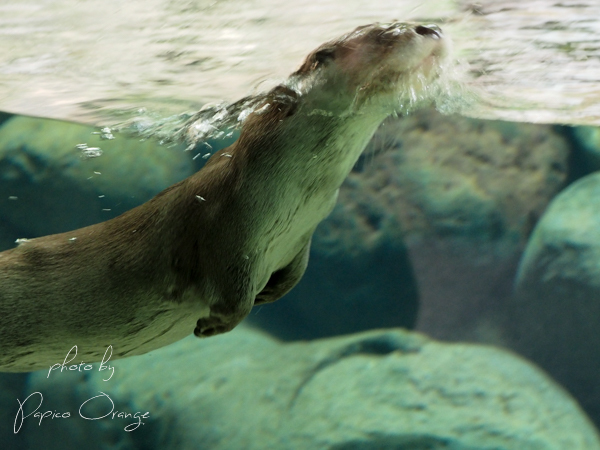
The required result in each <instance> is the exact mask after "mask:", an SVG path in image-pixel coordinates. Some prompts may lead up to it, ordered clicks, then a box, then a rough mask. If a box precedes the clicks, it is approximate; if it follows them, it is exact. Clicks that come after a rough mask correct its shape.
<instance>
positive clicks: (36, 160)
mask: <svg viewBox="0 0 600 450" xmlns="http://www.w3.org/2000/svg"><path fill="white" fill-rule="evenodd" d="M94 133H96V134H94ZM105 136H108V135H107V134H105ZM80 144H86V146H87V148H86V147H85V146H84V147H82V148H81V149H78V148H77V147H76V146H77V145H80ZM90 148H91V149H92V150H91V151H90ZM95 148H99V149H100V152H101V154H100V155H99V156H97V157H89V156H93V155H94V154H97V153H96V152H97V151H96V150H93V149H95ZM86 155H88V157H86ZM192 173H193V164H192V161H191V157H190V155H189V154H185V153H184V152H183V150H182V147H177V148H168V147H167V146H160V145H158V143H156V142H154V141H145V142H140V140H139V139H134V138H126V137H125V136H122V135H116V138H115V139H101V135H100V134H99V130H98V129H95V128H93V127H87V126H83V125H77V124H74V123H67V122H58V121H53V120H44V119H38V118H33V117H20V116H16V117H13V118H11V119H9V120H7V121H6V122H4V124H3V125H2V126H1V127H0V211H2V221H3V222H5V223H7V224H8V225H10V226H11V227H12V228H13V229H15V230H19V231H20V232H21V233H23V234H22V235H20V236H16V237H36V236H40V235H44V234H51V233H57V232H61V231H68V230H72V229H75V228H79V227H82V226H85V225H90V224H92V223H96V222H101V221H103V220H107V219H110V218H112V217H114V216H116V215H118V214H120V213H122V212H124V211H126V210H128V209H131V208H133V207H135V206H137V205H139V204H141V203H143V202H144V201H146V200H148V199H149V198H151V197H152V196H153V195H155V194H157V193H158V192H160V191H161V190H162V189H164V188H166V187H168V186H170V185H171V184H174V183H175V182H177V181H179V180H181V179H183V178H185V177H187V176H189V175H191V174H192ZM14 239H15V237H13V238H12V240H13V241H14Z"/></svg>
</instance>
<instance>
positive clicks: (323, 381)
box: [23, 326, 600, 450]
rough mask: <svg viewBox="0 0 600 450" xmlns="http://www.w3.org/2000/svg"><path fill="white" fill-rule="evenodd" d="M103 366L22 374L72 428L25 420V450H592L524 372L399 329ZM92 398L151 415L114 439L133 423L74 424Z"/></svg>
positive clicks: (550, 390) (532, 373)
mask: <svg viewBox="0 0 600 450" xmlns="http://www.w3.org/2000/svg"><path fill="white" fill-rule="evenodd" d="M95 366H96V367H97V364H96V365H95ZM114 367H115V372H114V376H113V377H112V379H110V380H108V381H103V379H106V378H107V372H103V373H101V372H98V371H92V372H88V373H87V375H85V376H84V375H82V374H80V373H77V372H75V374H76V376H75V377H71V376H70V374H68V373H59V372H53V373H52V374H51V375H50V377H49V378H47V372H38V373H36V374H34V375H33V376H32V378H31V380H30V384H29V386H28V392H34V391H39V392H41V393H43V395H44V406H45V407H47V408H48V409H52V410H58V411H65V410H70V411H72V412H73V416H72V417H71V418H69V419H61V420H47V421H45V422H44V423H43V424H42V425H41V426H39V425H38V424H37V422H34V421H30V420H29V419H26V424H25V427H24V430H23V432H24V434H25V436H26V437H27V439H28V443H29V446H30V447H31V448H42V447H43V448H46V449H53V448H57V449H58V448H67V447H70V446H72V447H73V448H75V446H78V447H81V446H86V448H94V449H101V448H117V447H118V448H120V449H125V448H145V449H154V448H156V449H164V448H169V449H199V448H210V449H211V450H219V449H228V450H234V449H235V450H238V449H248V450H250V449H257V450H258V449H266V448H273V449H281V450H284V449H294V450H296V449H298V450H302V449H307V450H308V449H310V450H314V449H331V450H333V449H336V450H340V449H388V448H389V449H392V448H393V449H406V450H415V449H420V448H427V449H448V448H452V449H454V450H473V449H489V450H492V449H503V450H534V449H535V450H551V449H556V450H564V449H569V450H578V449H581V450H584V449H585V450H594V449H600V441H599V439H598V435H597V433H596V431H595V429H594V428H593V426H592V425H591V424H590V422H589V421H588V419H587V418H586V417H585V415H584V414H583V413H582V412H581V410H580V408H579V407H578V405H577V404H576V403H575V401H573V399H572V398H571V397H569V395H568V394H566V393H565V392H564V391H563V390H562V389H561V388H560V387H558V386H557V385H555V384H554V383H553V382H552V381H551V380H550V379H549V378H548V377H546V376H545V375H544V374H543V373H542V372H540V371H539V370H537V369H536V368H534V367H533V366H532V365H531V364H529V363H527V362H525V361H524V360H522V359H520V358H518V357H517V356H515V355H513V354H510V353H508V352H506V351H503V350H500V349H496V348H492V347H483V346H478V345H466V344H444V343H440V342H436V341H432V340H429V339H428V338H426V337H424V336H423V335H420V334H414V333H409V332H405V331H401V330H380V331H371V332H367V333H362V334H356V335H352V336H347V337H339V338H333V339H326V340H317V341H313V342H303V343H293V344H281V343H279V342H277V341H275V340H273V339H272V338H269V337H267V336H266V335H263V334H262V333H260V332H257V331H254V330H252V329H248V328H246V327H243V326H242V327H240V328H238V329H236V330H234V331H233V332H231V333H229V334H226V335H223V336H218V337H214V338H210V339H205V340H202V341H199V340H197V339H195V338H192V337H190V338H189V339H185V340H183V341H180V342H179V343H176V344H174V345H171V346H169V347H166V348H163V349H160V350H157V351H155V352H152V353H150V354H147V355H143V356H139V357H134V358H129V359H124V360H119V361H116V362H115V363H114ZM99 391H102V392H104V393H106V394H107V395H109V396H110V397H111V399H112V400H113V401H114V402H115V408H114V410H118V411H129V412H135V411H141V412H146V411H147V412H149V413H150V417H149V418H148V419H146V420H145V425H141V426H140V428H139V429H137V430H134V431H131V432H129V433H127V432H125V431H124V430H123V427H124V426H126V425H127V424H129V423H130V422H135V421H133V420H132V419H128V420H123V419H119V418H116V419H110V418H108V417H107V418H104V419H100V420H96V421H85V420H82V419H81V418H80V417H79V416H78V413H77V408H78V407H79V405H81V404H82V403H83V402H85V401H86V400H87V399H90V398H92V397H94V396H96V395H99V393H98V392H99ZM96 406H97V407H95V408H94V410H95V414H97V415H102V414H105V413H107V412H109V409H110V404H109V403H108V402H106V401H105V402H104V403H102V402H100V403H98V405H96ZM90 414H91V413H90ZM58 438H60V440H59V439H58ZM52 443H55V446H54V447H52V445H53V444H52ZM48 445H50V447H48ZM88 445H92V447H87V446H88Z"/></svg>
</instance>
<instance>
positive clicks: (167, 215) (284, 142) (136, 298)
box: [0, 23, 446, 372]
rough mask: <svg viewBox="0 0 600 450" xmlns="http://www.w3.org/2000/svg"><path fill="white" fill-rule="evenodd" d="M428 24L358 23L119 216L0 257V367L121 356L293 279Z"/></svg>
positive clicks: (430, 63)
mask: <svg viewBox="0 0 600 450" xmlns="http://www.w3.org/2000/svg"><path fill="white" fill-rule="evenodd" d="M445 53H446V49H445V43H444V39H442V36H441V33H440V31H439V29H437V28H436V27H432V26H428V27H424V26H421V25H415V24H401V23H394V24H386V25H383V24H373V25H369V26H366V27H361V28H358V29H356V30H355V31H353V32H351V33H349V34H347V35H345V36H342V37H341V38H339V39H337V40H335V41H332V42H328V43H326V44H324V45H322V46H321V47H319V48H318V49H317V50H315V51H314V52H312V53H311V54H310V55H309V56H308V57H307V58H306V60H305V62H304V64H303V65H302V66H301V67H300V69H299V70H298V71H296V72H295V73H293V74H292V75H291V76H290V78H289V79H288V80H287V81H286V82H285V83H283V84H282V85H279V86H277V87H275V88H274V89H273V90H271V91H270V92H268V93H266V94H263V95H262V96H260V97H259V98H258V99H257V101H256V102H255V105H256V106H255V108H254V110H253V112H252V113H251V114H250V115H249V116H248V117H247V118H246V119H245V121H244V123H243V125H242V129H241V134H240V138H239V139H238V140H237V141H236V142H235V143H234V144H233V145H232V146H230V147H228V148H227V149H224V150H222V151H220V152H217V153H216V154H214V155H213V156H212V157H211V159H210V160H209V161H208V162H207V164H206V166H205V167H204V168H203V169H202V170H200V171H199V172H198V173H196V174H195V175H193V176H191V177H189V178H187V179H186V180H184V181H182V182H180V183H177V184H175V185H174V186H171V187H170V188H168V189H166V190H165V191H163V192H162V193H160V194H158V195H157V196H156V197H155V198H153V199H152V200H150V201H148V202H147V203H145V204H143V205H141V206H139V207H137V208H135V209H133V210H131V211H128V212H126V213H124V214H122V215H121V216H119V217H117V218H115V219H113V220H110V221H107V222H103V223H100V224H97V225H93V226H90V227H86V228H82V229H79V230H75V231H72V232H68V233H62V234H57V235H51V236H46V237H42V238H37V239H32V240H29V241H26V242H23V243H21V244H20V245H19V246H18V247H17V248H15V249H12V250H9V251H6V252H3V253H0V330H1V335H0V336H1V337H0V370H1V371H12V372H16V371H31V370H36V369H40V368H48V367H49V366H50V365H52V364H56V363H59V362H62V361H63V359H64V358H65V355H66V354H67V352H68V351H69V349H70V348H71V347H72V346H73V345H77V346H78V356H77V359H76V361H77V362H79V361H80V360H81V361H85V362H93V361H98V360H100V359H101V358H102V356H103V355H104V352H105V351H106V349H107V347H108V346H109V345H112V347H113V351H114V353H113V358H115V357H116V358H119V357H124V356H129V355H137V354H141V353H145V352H148V351H150V350H153V349H156V348H159V347H162V346H164V345H168V344H170V343H172V342H175V341H177V340H179V339H181V338H183V337H185V336H186V335H188V334H190V333H191V332H194V333H195V334H196V335H197V336H201V337H203V336H211V335H215V334H219V333H223V332H226V331H229V330H231V329H232V328H233V327H235V326H236V325H237V324H238V323H239V322H240V321H241V320H242V319H243V318H244V317H245V316H246V315H247V314H248V313H249V312H250V310H251V308H252V306H253V305H255V304H260V303H267V302H272V301H275V300H277V299H278V298H280V297H282V296H283V295H284V294H285V293H286V292H288V291H289V290H290V289H291V288H292V287H293V286H294V285H295V284H296V283H297V282H298V281H299V280H300V278H301V277H302V275H303V273H304V271H305V269H306V265H307V262H308V253H309V248H310V240H311V236H312V234H313V232H314V230H315V228H316V226H317V225H318V223H319V222H320V221H321V220H323V219H324V218H325V217H326V216H327V215H328V214H329V212H330V211H331V209H332V208H333V206H334V204H335V201H336V198H337V192H338V188H339V187H340V185H341V184H342V182H343V180H344V179H345V178H346V176H347V175H348V173H349V172H350V170H351V168H352V166H353V165H354V163H355V162H356V160H357V159H358V157H359V155H360V153H361V152H362V150H363V149H364V148H365V146H366V145H367V143H368V141H369V139H370V138H371V136H372V135H373V133H374V132H375V130H376V129H377V127H378V126H379V124H380V123H381V122H382V121H383V120H384V119H385V118H386V117H387V116H388V115H390V114H391V113H393V112H394V111H395V110H396V108H397V107H398V105H399V104H400V103H402V102H404V101H407V102H408V101H410V99H411V98H413V97H414V96H419V95H421V94H422V93H423V92H424V91H426V90H427V88H428V84H429V82H430V81H432V80H433V79H435V78H436V77H437V75H438V71H439V67H440V64H439V63H440V60H441V59H443V58H444V56H445Z"/></svg>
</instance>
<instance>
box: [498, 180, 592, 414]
mask: <svg viewBox="0 0 600 450" xmlns="http://www.w3.org/2000/svg"><path fill="white" fill-rule="evenodd" d="M511 306H512V318H511V320H510V322H509V323H510V325H511V328H510V330H509V331H510V332H511V335H512V344H511V345H512V346H513V347H514V348H515V349H517V350H518V351H519V352H521V353H522V354H524V355H526V356H528V357H529V358H531V359H533V360H534V361H536V362H537V363H538V364H540V365H541V366H542V367H543V368H545V369H546V370H547V371H548V372H550V374H551V375H552V376H553V377H555V378H556V379H557V380H558V381H559V382H561V383H562V384H563V385H564V386H566V387H567V388H568V389H569V390H570V391H571V392H572V393H573V394H574V395H575V397H576V398H578V399H579V401H580V402H581V403H582V405H583V406H584V408H585V409H586V410H587V411H588V413H589V414H590V415H591V416H592V418H593V419H594V420H595V421H596V422H597V423H600V384H599V383H598V380H599V379H600V331H599V330H600V173H598V172H597V173H594V174H592V175H588V176H587V177H585V178H582V179H580V180H578V181H577V182H575V183H574V184H572V185H571V186H569V187H568V188H567V189H565V190H564V191H563V192H561V194H560V195H558V196H557V197H556V198H555V199H554V200H553V201H552V203H551V204H550V206H549V208H548V210H547V211H546V213H545V214H544V216H543V217H542V219H541V221H540V222H539V224H538V225H537V227H536V228H535V231H534V232H533V234H532V236H531V239H530V241H529V244H528V245H527V248H526V251H525V253H524V255H523V259H522V261H521V264H520V267H519V273H518V278H517V281H516V294H515V299H514V301H513V303H512V305H511Z"/></svg>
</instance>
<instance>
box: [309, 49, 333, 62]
mask: <svg viewBox="0 0 600 450" xmlns="http://www.w3.org/2000/svg"><path fill="white" fill-rule="evenodd" d="M313 58H314V62H315V66H319V65H321V64H325V63H327V62H328V61H331V60H332V59H334V58H335V49H334V48H333V47H325V48H322V49H320V50H317V51H316V52H315V54H314V56H313Z"/></svg>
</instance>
